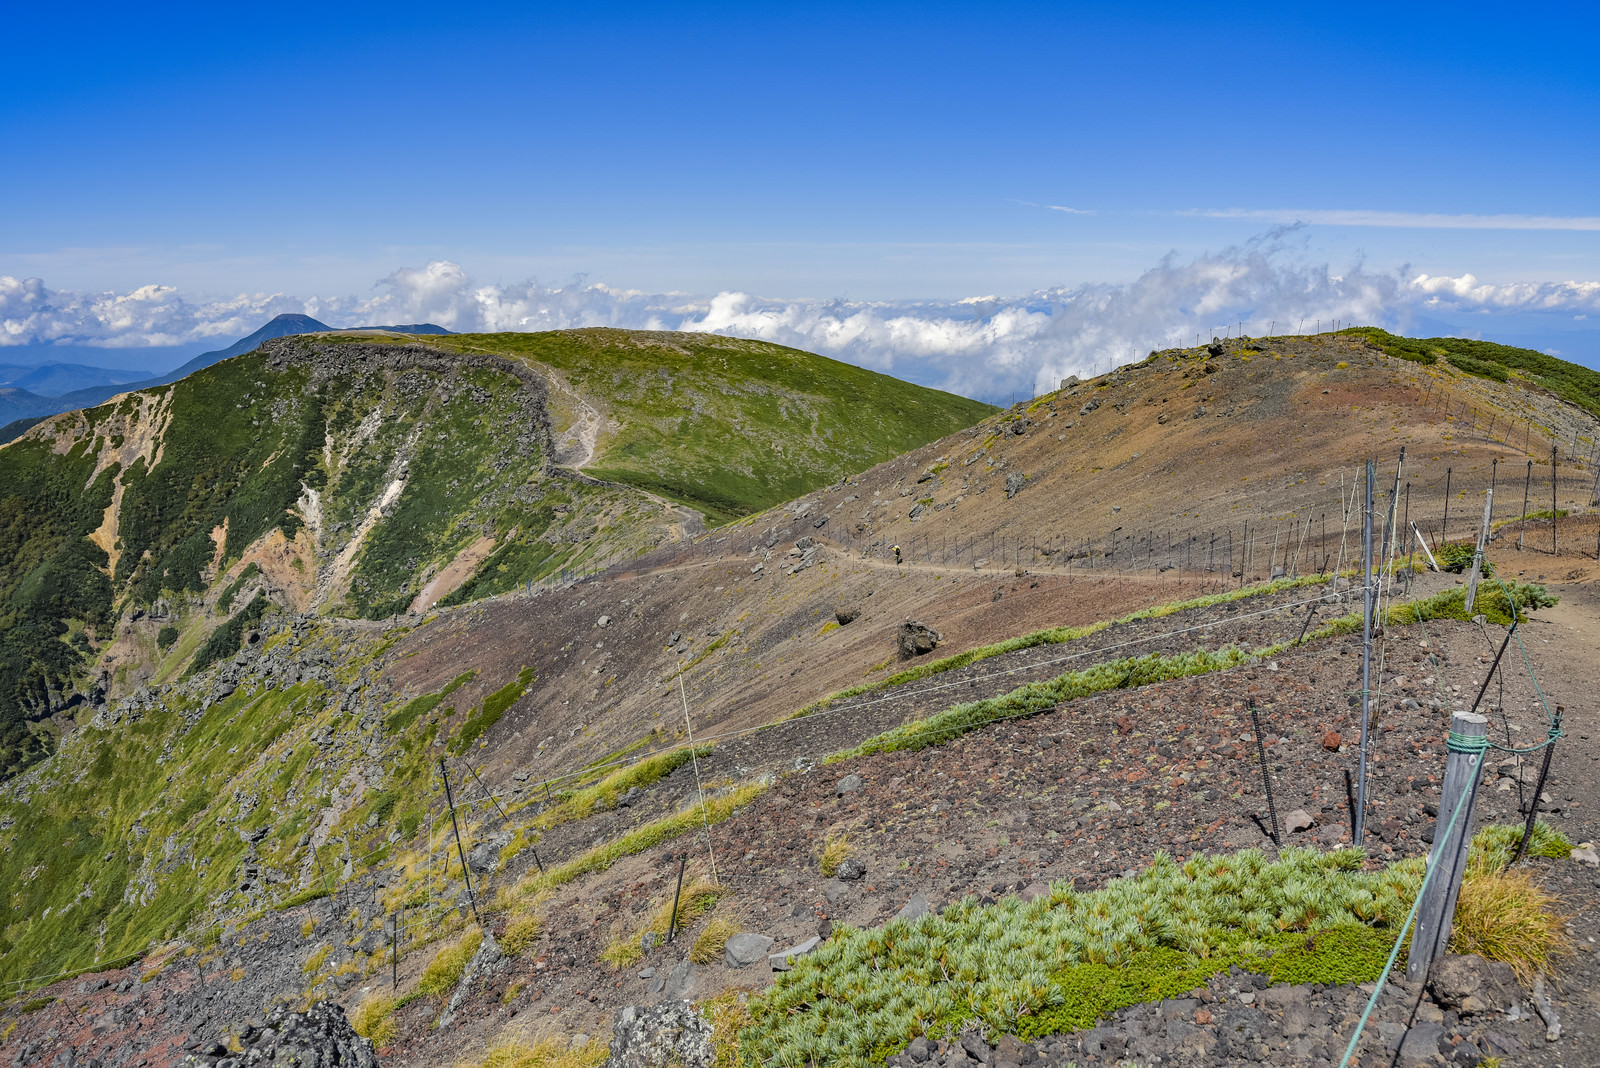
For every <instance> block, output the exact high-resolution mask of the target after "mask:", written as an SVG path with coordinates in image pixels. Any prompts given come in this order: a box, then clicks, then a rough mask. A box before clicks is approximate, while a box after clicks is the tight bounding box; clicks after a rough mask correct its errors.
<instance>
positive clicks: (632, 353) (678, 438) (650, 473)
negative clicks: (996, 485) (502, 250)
mask: <svg viewBox="0 0 1600 1068" xmlns="http://www.w3.org/2000/svg"><path fill="white" fill-rule="evenodd" d="M434 343H435V344H438V345H440V346H441V347H453V348H459V349H462V350H464V351H492V352H498V353H504V354H506V355H511V356H516V357H519V358H521V359H524V360H526V361H528V362H529V363H530V364H533V365H539V364H543V365H545V366H546V367H549V368H551V369H553V370H554V371H556V372H557V373H558V374H559V375H560V376H561V377H562V378H563V379H565V380H566V382H567V383H568V384H569V385H570V386H571V387H572V388H573V389H574V390H575V391H577V392H578V393H580V394H582V395H584V396H585V397H586V398H587V399H589V400H590V401H591V403H593V404H594V405H595V406H596V407H597V408H599V409H601V410H602V411H603V412H604V413H605V414H606V415H607V416H608V417H609V418H610V419H611V420H612V421H614V422H616V423H620V424H621V428H620V429H618V430H615V431H611V432H607V433H603V434H602V435H601V437H600V441H599V443H598V447H597V449H596V453H595V457H594V459H593V461H592V462H591V463H590V464H589V465H588V466H587V467H586V468H585V470H586V472H587V473H589V474H591V475H594V476H595V477H597V478H603V479H609V480H612V481H616V482H622V483H625V484H628V485H632V486H638V487H641V488H643V489H648V490H651V491H653V492H656V493H660V494H661V495H663V496H665V497H668V498H671V499H673V500H676V501H679V502H682V503H684V504H688V505H690V506H691V507H693V508H696V509H699V510H702V511H704V512H706V513H707V516H708V518H711V519H713V520H727V519H732V518H736V517H738V516H743V515H748V514H750V513H751V512H756V511H760V510H761V509H763V508H767V507H770V506H771V505H774V504H777V503H779V502H780V501H785V500H789V499H791V498H794V497H797V496H800V495H801V494H804V493H805V492H807V491H808V490H810V489H813V488H815V487H817V486H819V485H825V484H827V483H828V482H831V481H833V480H834V479H837V478H839V477H841V476H843V475H845V474H848V473H851V472H854V471H860V470H863V469H865V468H867V467H870V466H872V465H873V464H876V463H881V462H882V461H884V460H887V459H890V458H892V457H894V456H898V455H899V454H901V453H903V452H906V451H908V450H910V449H913V448H916V447H917V446H919V445H924V444H927V443H928V442H929V441H933V440H935V439H937V438H940V437H943V436H944V435H946V434H949V433H952V432H954V431H956V430H959V429H961V428H962V427H966V426H971V425H972V424H973V423H975V422H977V421H978V420H980V419H982V418H983V417H984V416H986V415H988V414H990V413H991V412H993V411H994V410H995V409H994V408H993V407H992V406H990V405H987V404H983V403H980V402H978V401H973V400H968V399H966V398H964V397H957V396H954V395H952V394H949V393H941V392H940V391H938V390H933V389H926V388H924V387H921V386H914V385H910V384H909V383H906V382H901V381H899V380H898V379H894V378H890V377H888V376H887V375H881V374H877V373H876V372H873V371H868V370H865V369H863V368H860V367H855V366H852V365H850V364H845V363H840V362H838V361H836V360H830V359H827V358H825V357H821V356H816V355H813V354H811V353H807V352H801V351H799V350H797V349H790V348H784V347H783V346H782V345H773V344H769V343H767V342H762V341H747V340H743V339H740V338H729V337H721V336H719V335H715V334H673V333H645V332H638V331H627V330H610V329H590V330H562V331H554V332H551V333H542V334H494V335H486V334H461V335H456V336H453V337H448V338H440V339H437V341H435V342H434Z"/></svg>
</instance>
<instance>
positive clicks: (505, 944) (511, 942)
mask: <svg viewBox="0 0 1600 1068" xmlns="http://www.w3.org/2000/svg"><path fill="white" fill-rule="evenodd" d="M543 926H544V921H543V920H541V919H540V918H539V917H538V915H536V914H535V913H533V912H531V911H520V912H516V913H513V914H512V916H511V918H510V919H509V920H507V921H506V929H505V933H504V934H502V935H501V936H500V939H499V942H500V949H501V951H502V952H504V953H505V954H506V955H507V956H512V957H515V956H517V955H518V954H519V953H521V952H522V951H523V950H525V949H527V948H528V947H529V946H531V945H533V943H534V940H535V939H536V938H538V937H539V931H540V930H541V929H542V928H543Z"/></svg>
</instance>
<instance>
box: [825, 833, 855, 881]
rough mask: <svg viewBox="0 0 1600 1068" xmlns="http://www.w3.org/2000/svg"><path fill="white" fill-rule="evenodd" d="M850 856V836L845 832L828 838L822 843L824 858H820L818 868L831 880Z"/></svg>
mask: <svg viewBox="0 0 1600 1068" xmlns="http://www.w3.org/2000/svg"><path fill="white" fill-rule="evenodd" d="M849 856H850V836H849V835H848V834H844V833H843V832H841V833H839V834H837V835H832V834H830V835H829V836H828V837H827V840H826V841H824V842H823V843H822V856H821V857H820V858H818V862H817V867H818V869H819V870H820V871H821V872H822V874H823V875H824V876H826V877H827V878H829V879H831V878H833V876H834V874H835V873H837V872H838V870H839V865H841V864H843V863H844V862H845V860H846V859H847V858H848V857H849Z"/></svg>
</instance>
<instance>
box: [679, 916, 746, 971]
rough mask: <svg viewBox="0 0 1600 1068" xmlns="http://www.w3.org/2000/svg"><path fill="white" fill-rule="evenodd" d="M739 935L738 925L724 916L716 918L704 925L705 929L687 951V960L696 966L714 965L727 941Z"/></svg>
mask: <svg viewBox="0 0 1600 1068" xmlns="http://www.w3.org/2000/svg"><path fill="white" fill-rule="evenodd" d="M738 933H739V925H738V924H737V923H734V922H733V921H732V920H730V919H728V918H727V917H725V916H718V917H717V918H716V919H714V920H712V921H711V922H710V923H708V924H706V929H705V930H704V931H701V932H700V936H699V937H698V938H696V939H695V940H694V945H693V946H691V947H690V949H689V959H690V960H692V961H694V962H695V963H696V964H715V963H716V962H717V961H718V960H720V959H721V958H722V950H723V947H724V946H726V945H727V944H728V939H730V938H732V937H733V936H734V935H736V934H738Z"/></svg>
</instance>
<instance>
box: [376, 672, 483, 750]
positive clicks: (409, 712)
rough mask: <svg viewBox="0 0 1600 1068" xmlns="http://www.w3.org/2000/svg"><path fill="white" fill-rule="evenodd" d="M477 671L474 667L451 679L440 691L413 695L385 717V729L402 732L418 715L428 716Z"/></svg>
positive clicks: (391, 731) (392, 732)
mask: <svg viewBox="0 0 1600 1068" xmlns="http://www.w3.org/2000/svg"><path fill="white" fill-rule="evenodd" d="M477 673H478V671H477V669H476V668H474V669H472V670H471V671H464V672H462V673H461V674H459V675H457V676H456V677H455V678H453V679H451V680H450V682H449V683H448V684H446V686H445V688H444V689H442V690H440V691H439V692H438V693H428V694H423V695H422V696H421V697H413V698H412V699H411V700H409V701H407V702H406V703H405V704H403V705H401V706H400V707H399V708H398V709H396V710H395V711H393V712H391V713H389V715H387V716H385V717H384V720H383V727H384V729H385V730H387V731H388V732H389V733H390V734H399V733H401V732H402V731H404V730H405V729H406V728H407V727H410V726H411V724H413V723H415V722H416V721H417V717H419V716H426V715H427V714H428V713H429V712H432V711H433V710H434V709H435V708H438V707H439V703H440V702H441V701H443V700H444V699H445V698H446V697H449V696H450V695H451V694H453V693H455V692H456V691H457V690H459V689H460V688H461V687H462V686H465V685H466V684H467V683H468V682H470V681H471V680H472V677H473V676H474V675H476V674H477Z"/></svg>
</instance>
